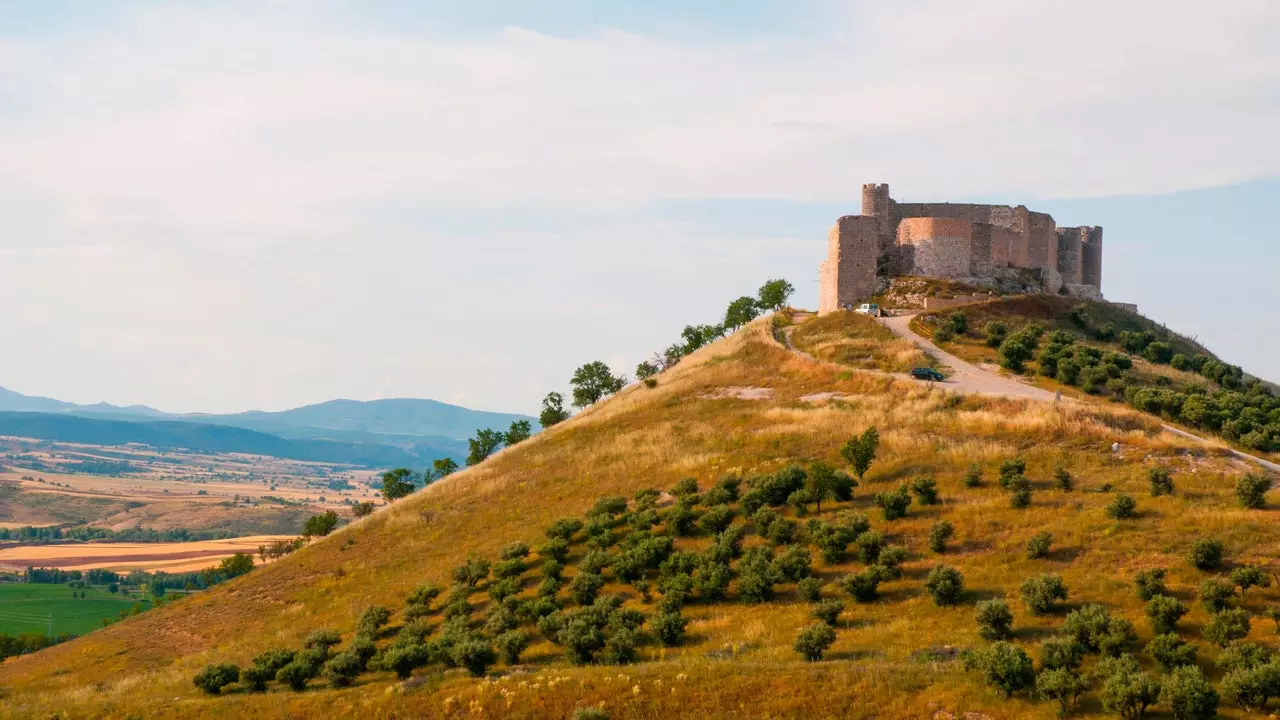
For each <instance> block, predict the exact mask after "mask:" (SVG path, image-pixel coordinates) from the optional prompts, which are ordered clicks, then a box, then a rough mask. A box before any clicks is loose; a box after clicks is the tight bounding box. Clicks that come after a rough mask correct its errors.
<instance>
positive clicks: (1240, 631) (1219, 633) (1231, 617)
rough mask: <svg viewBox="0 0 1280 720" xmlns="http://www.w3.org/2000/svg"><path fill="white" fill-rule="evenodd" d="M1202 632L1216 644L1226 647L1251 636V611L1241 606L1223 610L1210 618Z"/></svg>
mask: <svg viewBox="0 0 1280 720" xmlns="http://www.w3.org/2000/svg"><path fill="white" fill-rule="evenodd" d="M1202 634H1203V635H1204V639H1205V640H1208V641H1209V642H1211V643H1213V644H1214V645H1217V646H1218V647H1226V646H1228V645H1230V644H1231V643H1233V642H1235V641H1236V640H1240V639H1243V638H1246V637H1248V636H1249V613H1248V612H1246V611H1244V610H1242V609H1240V608H1236V609H1234V610H1223V611H1222V612H1220V613H1218V614H1216V615H1214V616H1213V617H1212V618H1211V619H1210V620H1209V624H1207V625H1205V626H1204V630H1203V631H1202Z"/></svg>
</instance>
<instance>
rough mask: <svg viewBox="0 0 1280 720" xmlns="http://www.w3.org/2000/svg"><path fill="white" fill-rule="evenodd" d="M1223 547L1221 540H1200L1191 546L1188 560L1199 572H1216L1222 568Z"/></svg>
mask: <svg viewBox="0 0 1280 720" xmlns="http://www.w3.org/2000/svg"><path fill="white" fill-rule="evenodd" d="M1222 557H1223V547H1222V541H1221V540H1212V539H1210V538H1200V539H1199V540H1196V542H1195V544H1194V545H1192V546H1191V553H1190V555H1188V559H1189V560H1190V561H1191V564H1192V565H1193V566H1194V567H1196V568H1197V569H1199V570H1205V571H1209V570H1217V569H1218V568H1220V567H1222Z"/></svg>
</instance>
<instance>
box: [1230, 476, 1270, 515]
mask: <svg viewBox="0 0 1280 720" xmlns="http://www.w3.org/2000/svg"><path fill="white" fill-rule="evenodd" d="M1270 489H1271V478H1269V477H1265V476H1263V475H1257V474H1249V475H1245V476H1243V477H1241V478H1240V479H1239V480H1237V481H1236V499H1238V500H1239V501H1240V507H1243V508H1248V509H1250V510H1261V509H1262V508H1264V507H1266V506H1267V491H1268V490H1270Z"/></svg>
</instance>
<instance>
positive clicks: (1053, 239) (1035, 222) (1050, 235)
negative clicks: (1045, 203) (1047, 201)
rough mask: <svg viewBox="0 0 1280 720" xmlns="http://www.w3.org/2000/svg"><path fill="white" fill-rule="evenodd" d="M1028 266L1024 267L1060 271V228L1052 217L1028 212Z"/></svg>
mask: <svg viewBox="0 0 1280 720" xmlns="http://www.w3.org/2000/svg"><path fill="white" fill-rule="evenodd" d="M1027 217H1028V219H1029V220H1030V227H1029V228H1028V233H1027V264H1026V265H1024V266H1023V267H1041V268H1048V269H1050V270H1057V269H1058V227H1057V224H1056V223H1054V221H1053V216H1052V215H1047V214H1045V213H1038V212H1028V213H1027Z"/></svg>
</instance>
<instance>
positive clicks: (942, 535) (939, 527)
mask: <svg viewBox="0 0 1280 720" xmlns="http://www.w3.org/2000/svg"><path fill="white" fill-rule="evenodd" d="M954 534H955V528H953V527H951V523H949V522H947V521H946V520H939V521H938V522H936V523H934V524H933V527H931V528H929V549H930V550H932V551H934V552H935V553H939V554H941V553H944V552H946V551H947V541H948V540H950V539H951V536H952V535H954Z"/></svg>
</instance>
